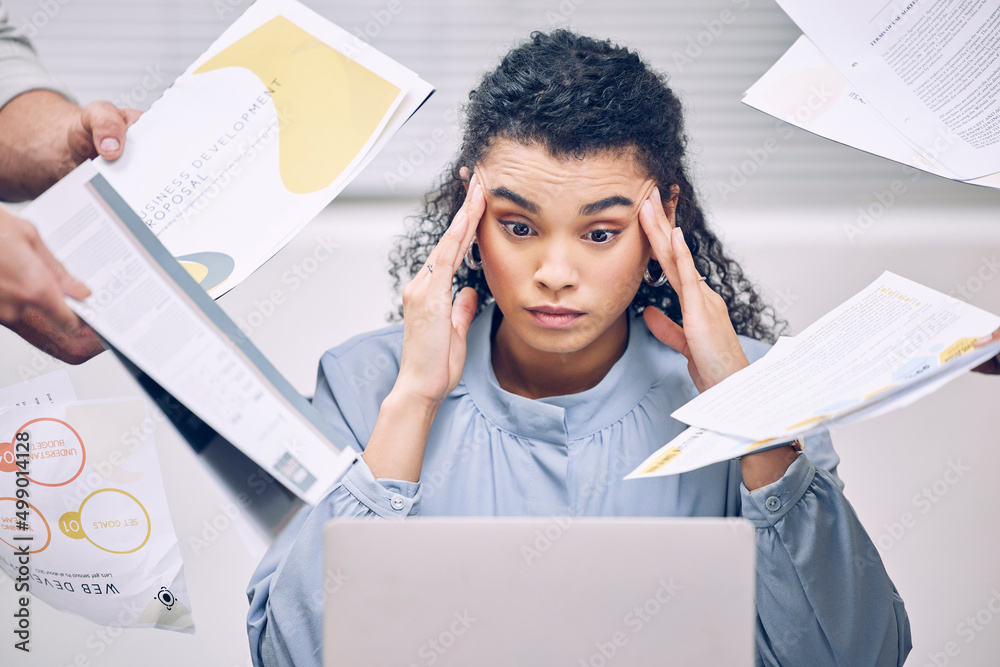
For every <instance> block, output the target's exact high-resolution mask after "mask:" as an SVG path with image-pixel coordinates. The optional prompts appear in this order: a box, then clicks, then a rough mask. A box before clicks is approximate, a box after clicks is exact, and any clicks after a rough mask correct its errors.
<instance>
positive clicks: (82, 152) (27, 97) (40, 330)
mask: <svg viewBox="0 0 1000 667" xmlns="http://www.w3.org/2000/svg"><path fill="white" fill-rule="evenodd" d="M140 113H141V112H139V111H135V110H132V109H116V108H115V107H114V105H112V104H111V103H109V102H95V103H93V104H89V105H87V106H86V107H80V106H79V105H77V104H76V103H74V102H73V101H71V100H70V99H69V93H68V91H66V90H65V88H63V86H62V85H61V84H60V83H59V82H58V81H56V80H55V79H54V78H52V76H50V75H49V73H48V72H46V71H45V69H44V68H43V67H42V65H41V63H40V62H39V61H38V56H37V55H36V54H35V51H34V49H33V48H32V46H31V43H30V42H29V41H28V39H27V37H25V35H23V34H22V33H21V32H20V31H19V30H17V29H16V28H15V27H13V26H11V25H9V23H8V22H7V11H6V9H5V8H4V6H3V3H2V2H0V199H6V200H14V199H17V200H20V199H28V198H32V197H36V196H38V195H39V194H41V193H42V192H44V191H45V190H46V189H48V188H49V186H51V185H52V184H53V183H55V182H56V181H58V180H59V179H60V178H62V177H63V176H65V175H66V174H67V173H69V172H70V171H71V170H72V169H73V168H74V167H76V166H77V165H78V164H80V163H81V162H83V161H84V160H86V159H88V158H91V157H95V156H97V155H101V156H102V157H104V158H107V159H109V160H113V159H115V158H117V157H118V156H119V155H121V152H122V149H123V147H124V144H125V130H126V129H127V128H128V126H129V125H131V124H132V123H134V122H135V121H136V119H138V117H139V115H140ZM89 294H90V290H88V289H87V288H86V287H85V286H84V285H82V284H81V283H80V282H78V281H76V280H74V279H73V278H72V277H71V276H70V275H69V274H68V273H67V272H66V270H65V269H64V268H63V266H62V264H60V263H59V261H58V260H56V259H55V257H53V256H52V254H51V253H50V252H49V250H48V248H46V247H45V244H44V243H42V241H41V239H40V238H39V237H38V232H37V231H35V228H34V227H33V226H32V225H31V224H30V223H28V222H25V221H24V220H21V219H19V218H17V217H15V216H13V215H11V214H10V213H8V212H6V211H3V210H2V209H0V323H2V324H3V325H5V326H7V327H10V328H11V329H12V330H13V331H14V332H15V333H17V334H18V335H20V336H21V337H22V338H24V339H25V340H27V341H28V342H29V343H31V344H32V345H35V346H37V347H39V348H41V349H42V350H44V351H45V352H47V353H49V354H51V355H52V356H54V357H56V358H58V359H62V360H63V361H67V362H69V363H77V364H78V363H82V362H83V361H86V360H87V359H89V358H91V357H92V356H94V355H95V354H97V353H98V352H100V351H101V350H103V349H104V348H103V346H102V345H101V342H100V340H99V339H98V337H97V335H96V334H95V333H94V332H93V330H91V329H90V327H88V326H86V325H85V324H84V323H83V322H82V321H81V320H80V318H79V317H77V316H76V314H75V313H73V311H72V310H70V308H69V307H68V306H67V305H66V304H65V302H64V298H65V297H67V296H69V297H71V298H74V299H84V298H86V297H87V296H88V295H89Z"/></svg>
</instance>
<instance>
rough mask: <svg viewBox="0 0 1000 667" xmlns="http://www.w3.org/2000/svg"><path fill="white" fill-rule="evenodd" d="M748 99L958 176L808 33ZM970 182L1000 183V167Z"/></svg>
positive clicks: (827, 132)
mask: <svg viewBox="0 0 1000 667" xmlns="http://www.w3.org/2000/svg"><path fill="white" fill-rule="evenodd" d="M743 103H744V104H747V105H749V106H751V107H753V108H755V109H757V110H759V111H763V112H764V113H766V114H770V115H772V116H774V117H775V118H778V119H780V120H783V121H785V122H787V123H791V124H792V125H795V126H797V127H800V128H802V129H803V130H807V131H809V132H812V133H814V134H818V135H819V136H821V137H824V138H826V139H832V140H833V141H836V142H839V143H842V144H845V145H847V146H851V147H853V148H857V149H860V150H863V151H865V152H867V153H872V154H874V155H878V156H880V157H884V158H888V159H890V160H895V161H896V162H900V163H902V164H905V165H909V166H911V167H915V168H917V169H922V170H924V171H927V172H930V173H932V174H937V175H938V176H943V177H945V178H951V179H956V180H957V179H958V176H956V175H955V174H954V173H953V172H951V171H949V170H948V169H946V168H944V167H943V166H941V165H938V164H936V163H932V162H930V161H928V160H927V159H926V158H925V157H924V156H923V155H921V153H920V152H919V151H917V150H916V149H915V148H913V147H912V146H911V145H910V144H909V143H908V142H907V141H906V140H905V139H904V138H903V137H902V136H900V135H899V134H898V133H897V132H896V131H895V130H893V129H892V127H891V126H890V125H889V124H888V123H887V122H886V121H885V119H883V118H882V117H881V116H879V115H878V114H877V113H875V111H873V110H872V108H871V106H870V105H868V104H866V103H865V101H864V99H863V98H862V97H861V94H860V93H859V92H858V91H857V90H856V89H855V88H854V87H853V86H852V85H851V84H850V82H849V81H848V80H847V79H845V78H844V76H843V75H842V74H841V73H840V72H839V71H837V68H836V67H834V65H833V63H831V62H830V61H829V60H828V59H827V58H826V56H824V55H823V53H822V52H821V51H820V50H819V49H818V48H816V45H815V44H813V43H812V42H811V41H810V40H809V38H808V37H806V36H805V35H802V36H801V37H799V38H798V39H797V40H796V41H795V43H794V44H792V46H791V48H789V49H788V51H786V52H785V54H784V55H783V56H781V58H780V59H779V60H778V62H776V63H775V64H774V65H773V66H772V67H771V69H769V70H768V71H767V72H766V73H765V74H764V76H762V77H761V78H760V79H759V80H758V81H757V82H756V83H755V84H754V85H753V86H751V87H750V89H749V90H747V92H746V95H744V97H743ZM968 183H971V184H973V185H982V186H985V187H991V188H1000V173H996V174H992V175H990V176H984V177H983V178H976V179H972V180H970V181H968Z"/></svg>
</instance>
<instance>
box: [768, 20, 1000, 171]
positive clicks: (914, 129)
mask: <svg viewBox="0 0 1000 667" xmlns="http://www.w3.org/2000/svg"><path fill="white" fill-rule="evenodd" d="M778 4H779V5H780V6H781V8H782V9H783V10H784V11H785V12H786V13H787V14H788V15H789V16H790V17H791V18H792V20H793V21H795V23H797V24H798V26H799V27H800V28H801V29H802V32H804V33H805V34H806V36H807V37H809V39H810V40H812V42H813V43H814V44H815V45H816V46H817V47H818V48H819V49H820V50H821V51H822V52H823V54H824V55H825V56H826V57H827V58H828V59H829V60H830V62H831V63H833V65H834V66H835V67H836V68H837V70H838V71H840V73H841V74H843V76H844V77H845V78H846V79H847V80H848V81H849V82H850V83H851V85H852V86H854V88H856V89H857V91H858V92H859V93H860V95H861V97H862V98H864V100H865V102H866V103H868V104H869V105H870V106H871V108H872V109H873V110H874V112H876V113H877V114H878V115H879V116H881V117H882V118H884V119H885V121H886V122H887V123H888V124H889V125H890V126H891V127H892V128H894V129H895V130H896V131H897V132H898V133H899V134H900V136H902V137H903V138H904V139H905V140H906V141H907V142H908V143H909V144H910V145H911V146H912V147H913V148H915V149H916V150H918V151H919V152H920V153H921V155H922V156H923V157H924V158H925V159H926V160H928V161H929V162H931V163H932V164H937V165H940V166H941V167H943V168H944V169H947V170H948V171H949V172H951V173H954V174H955V175H956V177H957V178H959V179H960V180H971V179H975V178H981V177H983V176H989V175H990V174H995V173H997V172H1000V52H998V49H997V34H998V32H1000V4H998V3H997V2H996V0H890V1H889V2H886V1H885V0H877V2H869V1H868V0H836V1H834V0H778Z"/></svg>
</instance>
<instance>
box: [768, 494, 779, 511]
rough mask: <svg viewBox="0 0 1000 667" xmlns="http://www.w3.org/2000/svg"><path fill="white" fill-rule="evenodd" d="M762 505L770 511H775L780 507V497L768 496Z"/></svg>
mask: <svg viewBox="0 0 1000 667" xmlns="http://www.w3.org/2000/svg"><path fill="white" fill-rule="evenodd" d="M764 507H766V508H767V509H769V510H771V511H772V512H777V511H778V510H779V509H780V508H781V499H780V498H778V496H770V497H769V498H768V499H767V500H765V501H764Z"/></svg>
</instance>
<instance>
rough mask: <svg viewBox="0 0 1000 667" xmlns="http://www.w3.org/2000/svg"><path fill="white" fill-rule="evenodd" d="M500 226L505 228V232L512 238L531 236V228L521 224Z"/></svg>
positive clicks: (507, 223) (509, 223)
mask: <svg viewBox="0 0 1000 667" xmlns="http://www.w3.org/2000/svg"><path fill="white" fill-rule="evenodd" d="M500 224H501V225H503V226H504V227H506V228H507V231H508V232H510V233H511V234H513V235H514V236H528V235H529V234H531V227H529V226H528V225H526V224H524V223H523V222H503V221H501V222H500Z"/></svg>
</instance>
